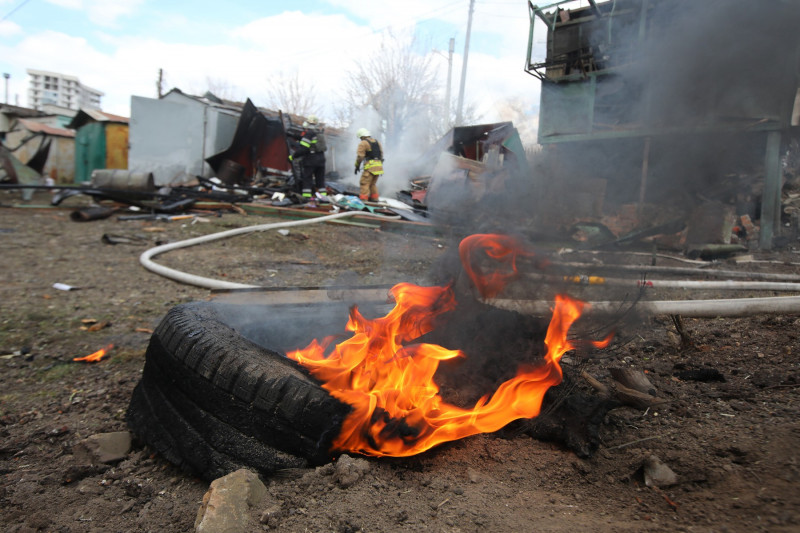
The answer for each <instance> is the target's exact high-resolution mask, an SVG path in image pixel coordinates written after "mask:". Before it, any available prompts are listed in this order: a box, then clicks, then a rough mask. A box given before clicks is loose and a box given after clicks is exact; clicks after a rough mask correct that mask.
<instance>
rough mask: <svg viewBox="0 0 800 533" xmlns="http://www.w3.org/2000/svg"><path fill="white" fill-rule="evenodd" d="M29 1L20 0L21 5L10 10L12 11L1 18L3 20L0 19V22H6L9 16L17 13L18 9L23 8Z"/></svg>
mask: <svg viewBox="0 0 800 533" xmlns="http://www.w3.org/2000/svg"><path fill="white" fill-rule="evenodd" d="M30 1H31V0H22V3H20V4H19V5H18V6H17V7H15V8H14V9H12V10H11V11H9V12H8V13H6V14H5V15H4V16H3V18H1V19H0V22H3V21H4V20H6V19H7V18H8V17H10V16H11V15H13V14H14V13H15V12H17V11H19V9H20V8H21V7H22V6H24V5H25V4H27V3H28V2H30Z"/></svg>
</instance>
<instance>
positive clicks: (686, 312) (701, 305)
mask: <svg viewBox="0 0 800 533" xmlns="http://www.w3.org/2000/svg"><path fill="white" fill-rule="evenodd" d="M356 215H358V216H364V217H371V218H378V219H396V218H397V217H390V216H385V215H379V214H375V213H368V212H364V211H345V212H342V213H335V214H332V215H325V216H322V217H318V218H313V219H308V220H293V221H289V222H275V223H271V224H258V225H255V226H247V227H243V228H235V229H231V230H227V231H221V232H218V233H212V234H209V235H203V236H201V237H194V238H191V239H186V240H183V241H178V242H174V243H168V244H163V245H160V246H156V247H154V248H151V249H149V250H147V251H145V252H144V253H142V255H141V256H139V262H140V263H141V265H142V266H143V267H144V268H146V269H147V270H150V271H151V272H154V273H156V274H158V275H160V276H164V277H166V278H169V279H172V280H174V281H178V282H180V283H185V284H188V285H194V286H197V287H203V288H207V289H212V290H213V289H259V288H262V287H261V286H260V285H249V284H244V283H235V282H230V281H222V280H216V279H212V278H207V277H203V276H197V275H194V274H188V273H186V272H182V271H180V270H176V269H173V268H169V267H166V266H163V265H159V264H158V263H155V262H154V261H153V260H152V258H153V257H155V256H157V255H160V254H163V253H166V252H169V251H172V250H177V249H180V248H187V247H189V246H195V245H198V244H203V243H207V242H212V241H215V240H219V239H225V238H228V237H234V236H237V235H244V234H247V233H254V232H258V231H269V230H273V229H281V228H288V227H296V226H303V225H309V224H315V223H318V222H327V221H329V220H335V219H339V218H345V217H350V216H356ZM573 266H575V265H574V264H573ZM595 266H596V265H595ZM628 268H631V269H633V268H636V267H633V266H628ZM639 268H641V267H639ZM649 268H650V269H652V267H649ZM671 270H672V271H673V272H675V271H683V270H687V271H689V270H691V271H695V272H696V271H697V270H698V269H671ZM702 272H703V273H704V274H711V273H713V272H714V271H709V270H703V271H702ZM725 273H726V274H735V275H738V276H742V277H744V276H745V275H746V274H747V273H742V272H728V271H726V272H725ZM752 274H758V273H752ZM757 277H758V276H757ZM761 277H762V279H796V278H800V277H798V276H792V275H788V276H782V275H780V274H774V275H769V274H762V275H761ZM565 280H566V281H575V280H574V279H570V277H567V278H565ZM589 281H590V282H592V283H593V284H600V283H610V284H619V283H630V282H628V281H626V280H616V279H606V278H600V277H592V278H590V279H589ZM638 283H644V284H645V285H646V286H653V287H682V288H687V289H688V288H694V289H739V290H771V291H797V292H800V283H790V282H786V283H780V282H754V281H740V282H733V281H716V282H715V281H689V280H684V281H680V280H678V281H666V280H649V281H645V282H638ZM487 303H489V304H491V305H494V306H496V307H500V308H504V309H512V310H515V311H519V312H522V313H527V314H542V315H547V314H549V313H550V312H551V306H552V303H551V302H547V301H533V300H508V299H499V298H497V299H492V300H489V301H487ZM588 304H589V307H588V309H587V311H588V312H591V311H596V312H616V311H619V310H620V309H621V308H624V306H625V303H624V302H611V301H605V302H603V301H597V302H588ZM636 307H637V310H639V311H641V312H645V313H649V314H653V315H682V316H686V317H697V318H713V317H735V316H751V315H756V314H765V313H788V314H792V313H800V296H778V297H766V298H732V299H715V300H666V301H646V300H644V301H639V302H637V303H636Z"/></svg>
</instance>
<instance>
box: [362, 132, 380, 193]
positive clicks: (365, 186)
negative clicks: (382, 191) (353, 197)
mask: <svg viewBox="0 0 800 533" xmlns="http://www.w3.org/2000/svg"><path fill="white" fill-rule="evenodd" d="M356 137H358V138H359V139H361V142H360V143H358V149H357V151H356V170H355V174H356V175H358V171H359V169H360V168H361V163H362V162H364V172H363V173H362V174H361V181H360V182H359V185H361V190H360V194H359V195H358V197H359V198H361V199H362V200H370V201H372V202H376V201H378V187H377V185H376V183H377V181H378V178H379V177H380V176H381V174H383V147H382V146H381V143H380V142H378V141H377V140H376V139H373V138H372V137H371V136H370V134H369V131H368V130H367V129H366V128H361V129H359V130H358V131H357V132H356Z"/></svg>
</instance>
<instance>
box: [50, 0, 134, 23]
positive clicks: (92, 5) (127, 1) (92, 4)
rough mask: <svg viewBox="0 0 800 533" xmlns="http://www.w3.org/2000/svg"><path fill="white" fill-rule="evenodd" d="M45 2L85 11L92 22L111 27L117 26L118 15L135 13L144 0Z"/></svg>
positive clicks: (58, 0) (65, 0)
mask: <svg viewBox="0 0 800 533" xmlns="http://www.w3.org/2000/svg"><path fill="white" fill-rule="evenodd" d="M46 1H47V3H49V4H52V5H55V6H58V7H62V8H64V9H71V10H74V11H85V12H86V16H87V17H88V18H89V20H90V21H92V22H93V23H95V24H97V25H99V26H103V27H108V28H113V27H117V26H118V19H119V18H120V17H124V16H128V15H131V14H133V13H135V12H136V11H137V10H138V8H139V6H141V5H142V4H143V3H144V1H145V0H114V1H108V0H46Z"/></svg>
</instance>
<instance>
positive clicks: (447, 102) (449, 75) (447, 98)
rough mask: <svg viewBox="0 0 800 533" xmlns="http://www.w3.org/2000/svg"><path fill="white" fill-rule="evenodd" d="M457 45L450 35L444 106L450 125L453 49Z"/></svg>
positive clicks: (447, 121) (445, 117)
mask: <svg viewBox="0 0 800 533" xmlns="http://www.w3.org/2000/svg"><path fill="white" fill-rule="evenodd" d="M455 47H456V40H455V38H453V37H450V54H449V55H448V57H447V91H446V96H445V106H444V122H445V124H447V125H448V126H450V87H451V86H452V85H453V50H455Z"/></svg>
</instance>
